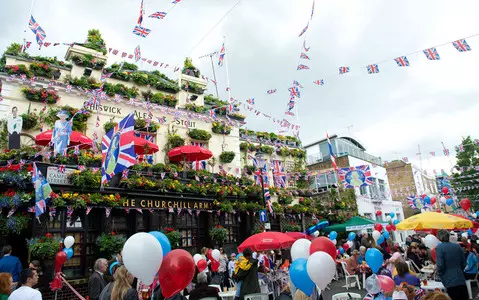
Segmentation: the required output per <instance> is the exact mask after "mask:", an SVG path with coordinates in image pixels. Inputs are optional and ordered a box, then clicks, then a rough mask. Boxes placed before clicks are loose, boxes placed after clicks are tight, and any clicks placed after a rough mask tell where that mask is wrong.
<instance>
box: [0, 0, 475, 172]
mask: <svg viewBox="0 0 479 300" xmlns="http://www.w3.org/2000/svg"><path fill="white" fill-rule="evenodd" d="M5 2H6V3H2V9H1V10H0V24H1V25H2V26H1V28H2V34H1V35H0V48H1V49H5V48H6V47H7V46H8V45H9V44H10V43H11V42H13V41H21V40H22V39H23V38H26V39H27V40H32V41H34V35H33V33H32V32H31V31H30V30H29V29H27V30H26V31H25V29H26V28H27V23H28V19H29V11H30V6H31V1H29V0H28V1H27V0H17V1H8V2H7V1H5ZM236 2H237V0H182V1H181V2H180V3H179V4H178V5H176V6H175V7H174V8H173V9H172V10H171V11H169V12H168V15H167V16H166V18H165V19H163V20H158V19H151V18H147V16H148V15H149V14H151V13H153V12H155V11H168V10H169V9H170V8H171V1H170V0H145V11H146V15H145V19H144V22H143V26H144V27H146V28H149V29H151V30H152V31H151V34H150V35H149V36H148V37H147V38H140V37H137V36H135V35H133V34H132V33H131V31H132V29H133V27H134V26H135V24H136V21H137V18H138V12H139V5H140V0H101V1H99V0H96V1H92V0H82V1H71V0H36V1H35V4H34V6H33V13H32V14H33V15H34V17H35V18H36V20H37V22H38V23H39V24H40V25H41V26H42V27H43V29H44V30H45V32H46V34H47V39H46V41H51V42H57V41H59V42H71V41H77V42H82V41H83V40H84V39H85V37H86V33H87V30H88V29H90V28H98V29H100V31H101V33H102V34H103V37H104V39H105V41H106V43H107V46H108V47H112V48H114V49H118V50H120V51H125V52H129V53H133V49H134V48H135V47H136V46H137V45H140V47H141V49H142V54H143V56H144V57H148V58H151V59H153V60H157V61H161V62H166V63H169V64H179V65H181V64H182V61H183V59H184V57H185V56H187V55H188V56H191V57H192V58H193V61H194V63H195V64H196V66H197V67H198V68H199V69H200V70H201V71H202V74H205V75H206V76H208V77H210V78H211V77H212V70H211V63H210V61H209V60H208V59H199V58H198V57H199V56H201V55H203V54H206V53H210V52H213V51H219V49H220V47H221V43H222V41H223V36H226V48H227V60H228V67H229V76H230V87H231V90H232V96H233V97H234V98H237V99H240V100H243V101H244V100H246V99H248V98H250V97H255V99H256V108H257V109H259V110H260V111H262V112H264V113H267V114H270V115H273V116H275V117H276V118H283V117H284V111H285V108H286V104H287V102H288V100H289V94H288V90H287V89H288V87H289V86H290V85H291V82H292V81H293V80H298V81H299V82H300V83H301V84H302V85H303V86H304V88H303V89H302V96H301V99H300V100H299V101H298V103H297V107H298V114H297V115H298V120H297V121H296V118H291V117H290V118H289V119H290V121H291V122H293V123H299V124H300V125H301V132H300V137H301V139H302V140H303V141H304V142H305V143H309V142H312V141H315V140H318V139H322V138H324V136H325V132H326V130H327V131H328V132H329V134H334V133H337V134H340V135H352V136H355V137H357V138H358V139H359V140H360V141H362V142H363V143H364V145H365V147H366V148H367V151H368V152H369V153H371V154H373V155H377V156H381V157H382V158H383V159H386V160H393V159H396V158H401V157H404V156H407V157H408V158H409V160H410V161H412V162H418V160H417V157H416V153H417V152H418V144H420V145H421V150H422V153H423V157H424V160H423V166H424V168H426V169H429V171H432V169H433V168H435V169H437V170H439V169H441V168H445V169H450V167H451V163H453V161H452V160H448V159H446V158H444V157H442V156H443V155H442V146H441V141H443V142H444V143H445V145H446V147H447V148H449V149H451V152H452V154H453V155H454V151H453V148H454V145H457V144H459V143H460V142H461V137H463V136H467V135H472V136H473V137H479V136H478V135H477V134H476V132H477V128H478V125H477V124H478V123H477V118H478V116H479V101H477V99H478V96H479V83H478V78H479V76H478V72H479V71H478V69H477V67H476V66H477V65H478V62H479V36H478V37H471V38H469V39H467V42H468V44H469V45H470V46H471V48H472V51H470V52H466V53H459V52H458V51H457V50H455V49H454V48H453V46H452V45H451V44H450V43H448V42H450V41H454V40H457V39H460V38H464V37H468V36H471V35H475V34H477V33H479V18H477V11H479V3H478V2H477V1H474V0H469V1H445V0H435V1H432V0H421V1H417V0H416V1H414V0H404V1H401V2H400V3H395V4H392V3H391V2H388V1H380V0H362V1H357V0H350V1H346V0H335V1H331V0H329V1H326V0H316V8H315V15H314V17H313V19H312V21H311V22H310V25H309V30H308V31H307V33H306V34H307V36H306V43H307V45H308V46H311V50H310V51H309V52H308V54H309V56H310V57H311V60H310V61H304V60H303V61H302V63H304V64H306V65H308V66H309V67H310V70H303V71H296V66H297V64H298V61H299V60H298V57H299V55H300V53H301V48H302V42H303V39H302V38H299V37H298V34H299V32H300V31H301V30H302V29H303V28H304V27H305V25H306V24H307V22H308V20H309V18H310V14H311V4H312V0H294V1H293V0H275V1H273V0H242V1H240V3H239V5H238V6H237V7H236V8H235V9H234V10H233V11H232V12H231V13H230V14H229V15H228V16H227V17H226V18H225V19H224V20H223V21H222V22H221V23H220V24H219V25H218V26H217V27H216V28H215V29H214V30H213V31H211V32H210V33H209V34H208V35H207V33H208V32H209V31H210V29H211V28H212V27H213V26H214V25H215V24H216V23H217V22H218V21H219V20H220V19H221V17H222V16H223V15H224V14H225V13H226V12H227V11H228V10H229V9H230V8H231V7H233V6H234V5H235V3H236ZM202 39H203V41H202V42H201V43H199V42H200V40H202ZM198 43H199V44H198ZM444 43H448V44H446V45H444V46H441V47H438V48H437V50H438V52H439V54H440V56H441V60H440V61H428V60H427V59H426V58H425V56H424V55H423V54H416V55H409V56H408V59H409V62H410V64H411V66H410V67H408V68H399V67H397V66H396V64H395V63H394V61H393V58H395V57H397V56H400V55H405V54H408V53H411V52H415V51H418V50H422V49H425V48H429V47H431V46H435V45H440V44H444ZM65 50H66V47H63V46H62V47H55V48H53V47H49V48H46V49H45V48H43V49H42V50H40V51H39V50H38V47H32V48H31V49H30V50H29V53H30V54H34V55H40V54H41V55H44V56H55V55H56V56H58V57H63V55H64V53H65ZM116 60H118V57H116ZM385 60H386V62H384V63H381V64H379V69H380V73H379V74H374V75H369V74H367V72H366V69H365V68H364V66H366V65H369V64H371V63H376V62H381V61H385ZM114 61H115V58H113V59H109V63H112V62H114ZM216 62H217V58H215V66H216ZM339 66H350V67H351V73H349V74H346V75H337V73H338V67H339ZM149 67H150V66H149V65H148V64H145V65H144V66H143V68H145V69H147V68H149ZM216 71H217V78H218V82H219V84H218V87H219V90H220V94H221V96H222V97H223V98H225V99H227V97H228V96H227V93H226V91H225V87H226V72H225V67H223V68H220V69H216ZM166 73H167V74H168V75H169V76H171V77H173V78H175V77H176V76H175V74H172V73H171V72H166ZM316 79H324V80H325V85H324V86H322V87H319V86H315V85H314V84H313V83H312V82H313V80H316ZM268 89H278V92H277V93H276V94H273V95H267V94H266V90H268ZM209 92H211V93H214V86H213V85H212V84H210V86H209ZM243 113H245V114H247V115H248V118H247V121H248V124H247V128H248V129H253V130H265V131H277V130H278V129H279V128H278V126H277V124H274V123H272V122H270V121H268V120H267V119H265V118H262V117H257V116H256V115H255V114H253V113H249V112H243ZM351 125H352V126H353V127H350V128H349V132H348V128H347V127H348V126H351ZM431 151H434V152H436V155H437V157H436V158H431V156H430V154H429V152H431ZM426 158H427V159H426Z"/></svg>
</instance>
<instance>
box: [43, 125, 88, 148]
mask: <svg viewBox="0 0 479 300" xmlns="http://www.w3.org/2000/svg"><path fill="white" fill-rule="evenodd" d="M52 134H53V131H52V130H47V131H45V132H42V133H40V134H38V135H37V136H36V137H35V143H36V144H37V145H39V146H48V144H49V143H50V141H51V140H52ZM92 143H93V140H92V139H91V138H89V137H87V136H86V135H84V134H83V133H81V132H78V131H72V133H71V134H70V144H69V146H77V145H79V146H80V148H81V149H90V148H91V146H92Z"/></svg>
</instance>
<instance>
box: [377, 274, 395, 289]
mask: <svg viewBox="0 0 479 300" xmlns="http://www.w3.org/2000/svg"><path fill="white" fill-rule="evenodd" d="M378 279H379V284H380V285H381V289H382V290H383V291H384V292H385V293H392V292H393V291H394V287H395V284H394V280H392V278H391V277H389V276H386V275H378Z"/></svg>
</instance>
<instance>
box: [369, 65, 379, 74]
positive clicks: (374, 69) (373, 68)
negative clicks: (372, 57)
mask: <svg viewBox="0 0 479 300" xmlns="http://www.w3.org/2000/svg"><path fill="white" fill-rule="evenodd" d="M367 69H368V74H375V73H379V67H378V65H377V64H372V65H369V66H367Z"/></svg>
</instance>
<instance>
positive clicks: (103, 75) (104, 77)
mask: <svg viewBox="0 0 479 300" xmlns="http://www.w3.org/2000/svg"><path fill="white" fill-rule="evenodd" d="M111 75H113V72H111V73H105V74H101V76H100V81H102V82H103V81H105V80H107V79H108V78H110V77H111Z"/></svg>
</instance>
